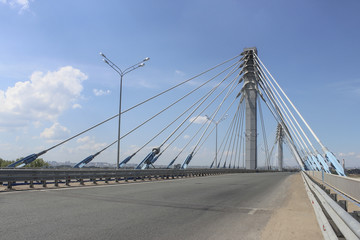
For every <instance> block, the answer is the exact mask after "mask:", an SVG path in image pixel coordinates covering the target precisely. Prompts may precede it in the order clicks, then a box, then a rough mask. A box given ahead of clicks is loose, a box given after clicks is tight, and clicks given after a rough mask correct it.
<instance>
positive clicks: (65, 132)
mask: <svg viewBox="0 0 360 240" xmlns="http://www.w3.org/2000/svg"><path fill="white" fill-rule="evenodd" d="M69 135H70V130H69V129H67V128H66V127H64V126H61V125H60V123H58V122H56V123H54V124H53V125H52V126H51V127H50V128H45V129H44V131H43V132H42V133H41V134H40V137H42V138H46V139H49V140H64V139H65V138H67V137H69Z"/></svg>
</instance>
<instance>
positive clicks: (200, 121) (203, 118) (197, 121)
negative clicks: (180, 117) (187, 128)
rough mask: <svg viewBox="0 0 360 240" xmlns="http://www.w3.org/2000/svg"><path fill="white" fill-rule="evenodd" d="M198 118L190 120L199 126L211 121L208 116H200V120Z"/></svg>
mask: <svg viewBox="0 0 360 240" xmlns="http://www.w3.org/2000/svg"><path fill="white" fill-rule="evenodd" d="M195 118H196V117H192V118H190V120H189V121H190V122H192V121H194V123H197V124H203V123H206V122H207V121H209V120H208V119H207V117H206V116H199V117H198V118H196V119H195Z"/></svg>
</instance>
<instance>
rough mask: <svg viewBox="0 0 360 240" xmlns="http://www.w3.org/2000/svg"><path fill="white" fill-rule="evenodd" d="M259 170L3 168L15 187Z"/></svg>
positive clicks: (0, 177) (0, 172) (1, 178)
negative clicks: (39, 183)
mask: <svg viewBox="0 0 360 240" xmlns="http://www.w3.org/2000/svg"><path fill="white" fill-rule="evenodd" d="M245 172H255V170H245V169H187V170H180V169H148V170H122V169H121V170H115V169H64V170H63V169H0V182H2V183H7V186H8V188H11V187H12V185H14V184H15V183H16V182H23V183H27V184H29V185H30V187H33V184H34V182H41V183H42V184H43V185H44V186H46V183H47V181H53V182H54V184H55V186H58V184H59V182H60V183H62V182H65V183H66V185H69V184H70V182H71V181H73V180H75V181H78V182H80V183H81V184H83V183H84V180H90V181H93V182H94V183H96V181H97V180H99V179H102V180H104V181H105V182H106V181H119V180H124V181H127V180H130V179H132V180H137V179H143V180H144V179H145V178H147V179H152V178H155V179H157V178H162V179H164V178H166V179H168V178H178V177H192V176H207V175H215V174H226V173H245Z"/></svg>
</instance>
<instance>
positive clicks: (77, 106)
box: [72, 103, 82, 109]
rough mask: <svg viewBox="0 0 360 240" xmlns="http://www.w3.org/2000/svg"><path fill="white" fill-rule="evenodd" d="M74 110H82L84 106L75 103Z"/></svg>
mask: <svg viewBox="0 0 360 240" xmlns="http://www.w3.org/2000/svg"><path fill="white" fill-rule="evenodd" d="M72 108H73V109H77V108H82V106H81V105H80V104H78V103H75V104H74V105H72Z"/></svg>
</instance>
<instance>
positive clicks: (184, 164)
mask: <svg viewBox="0 0 360 240" xmlns="http://www.w3.org/2000/svg"><path fill="white" fill-rule="evenodd" d="M193 154H194V152H192V153H190V154H189V155H188V156H187V158H186V159H185V161H184V163H183V164H182V166H181V169H186V168H187V166H188V165H189V163H190V161H191V159H192V157H193Z"/></svg>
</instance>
